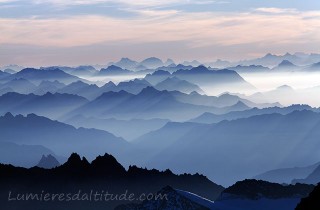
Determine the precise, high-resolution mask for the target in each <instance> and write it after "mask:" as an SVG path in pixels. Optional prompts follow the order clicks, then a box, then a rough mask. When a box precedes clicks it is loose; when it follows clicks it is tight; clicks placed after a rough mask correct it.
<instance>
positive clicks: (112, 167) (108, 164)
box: [91, 153, 126, 176]
mask: <svg viewBox="0 0 320 210" xmlns="http://www.w3.org/2000/svg"><path fill="white" fill-rule="evenodd" d="M91 166H92V167H93V168H94V169H95V170H96V171H99V172H100V173H102V174H103V173H107V174H108V175H116V176H119V175H123V174H125V173H126V170H125V168H124V167H123V166H122V165H121V164H120V163H119V162H118V161H117V160H116V159H115V158H114V157H113V156H112V155H109V154H107V153H106V154H104V156H98V157H97V158H96V159H95V160H93V161H92V163H91Z"/></svg>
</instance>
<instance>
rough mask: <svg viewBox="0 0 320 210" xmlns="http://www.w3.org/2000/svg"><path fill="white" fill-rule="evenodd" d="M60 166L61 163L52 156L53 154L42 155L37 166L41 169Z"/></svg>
mask: <svg viewBox="0 0 320 210" xmlns="http://www.w3.org/2000/svg"><path fill="white" fill-rule="evenodd" d="M58 166H60V163H59V162H58V160H57V159H56V158H55V157H54V156H52V155H51V154H49V155H47V156H46V155H42V157H41V160H40V161H39V163H38V164H37V167H39V168H46V169H51V168H55V167H58Z"/></svg>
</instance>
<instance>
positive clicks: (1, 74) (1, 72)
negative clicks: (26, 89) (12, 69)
mask: <svg viewBox="0 0 320 210" xmlns="http://www.w3.org/2000/svg"><path fill="white" fill-rule="evenodd" d="M8 76H10V73H8V72H5V71H1V70H0V79H2V78H5V77H8Z"/></svg>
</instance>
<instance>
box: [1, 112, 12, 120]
mask: <svg viewBox="0 0 320 210" xmlns="http://www.w3.org/2000/svg"><path fill="white" fill-rule="evenodd" d="M3 117H4V118H5V119H12V118H14V116H13V115H12V114H11V112H7V113H6V114H5V115H4V116H3Z"/></svg>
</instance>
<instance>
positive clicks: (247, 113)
mask: <svg viewBox="0 0 320 210" xmlns="http://www.w3.org/2000/svg"><path fill="white" fill-rule="evenodd" d="M302 110H311V111H314V112H319V111H320V110H319V109H316V108H312V107H310V106H308V105H299V104H296V105H291V106H289V107H277V106H276V107H269V108H263V109H258V108H252V109H249V110H244V111H233V112H229V113H226V114H221V115H217V114H212V113H204V114H202V115H200V116H199V117H196V118H194V119H191V120H190V122H197V123H207V124H211V123H217V122H220V121H223V120H235V119H239V118H247V117H252V116H255V115H263V114H272V113H279V114H289V113H291V112H293V111H302Z"/></svg>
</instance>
